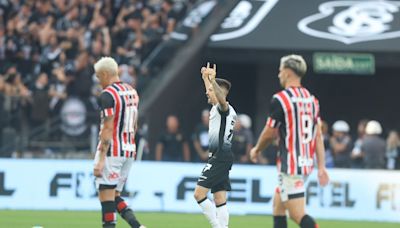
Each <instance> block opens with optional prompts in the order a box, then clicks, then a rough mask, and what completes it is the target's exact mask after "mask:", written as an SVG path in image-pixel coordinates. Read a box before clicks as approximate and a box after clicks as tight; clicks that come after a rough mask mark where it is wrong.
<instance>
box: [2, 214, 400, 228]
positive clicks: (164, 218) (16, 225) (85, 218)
mask: <svg viewBox="0 0 400 228" xmlns="http://www.w3.org/2000/svg"><path fill="white" fill-rule="evenodd" d="M136 217H137V218H138V219H139V220H140V221H141V222H142V223H143V224H144V225H146V226H147V227H148V228H208V227H210V225H208V223H207V221H206V219H205V218H204V216H203V215H202V214H177V213H137V214H136ZM317 221H318V224H319V226H320V227H321V228H375V227H377V228H395V227H397V228H398V227H400V223H397V224H396V223H373V222H356V221H354V222H350V221H328V220H317ZM35 225H36V226H42V227H43V228H53V227H54V228H81V227H82V228H84V227H85V228H90V227H101V222H100V213H99V212H95V211H89V212H87V211H9V210H2V211H0V227H1V228H3V227H4V228H31V227H33V226H35ZM117 227H120V228H128V227H129V226H128V225H127V224H126V223H125V221H124V220H122V219H121V218H120V217H118V224H117ZM229 227H230V228H244V227H246V228H247V227H251V228H253V227H254V228H257V227H260V228H261V227H272V217H271V216H258V215H246V216H231V219H230V226H229ZM289 227H290V228H295V227H297V226H296V225H295V224H294V223H292V222H290V223H289Z"/></svg>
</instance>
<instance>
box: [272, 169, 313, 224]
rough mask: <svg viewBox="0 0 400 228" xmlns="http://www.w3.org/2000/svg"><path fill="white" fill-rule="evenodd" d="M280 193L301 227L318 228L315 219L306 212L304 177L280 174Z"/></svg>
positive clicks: (290, 214)
mask: <svg viewBox="0 0 400 228" xmlns="http://www.w3.org/2000/svg"><path fill="white" fill-rule="evenodd" d="M279 188H280V195H281V200H282V202H283V204H284V206H285V208H286V209H287V210H288V211H289V216H290V218H291V219H292V220H293V221H294V222H295V223H297V224H298V225H300V227H301V228H317V227H318V225H317V224H316V222H315V221H314V219H313V218H312V217H311V216H309V215H307V214H306V212H305V197H304V196H305V188H304V179H303V177H301V176H289V175H286V174H280V186H279Z"/></svg>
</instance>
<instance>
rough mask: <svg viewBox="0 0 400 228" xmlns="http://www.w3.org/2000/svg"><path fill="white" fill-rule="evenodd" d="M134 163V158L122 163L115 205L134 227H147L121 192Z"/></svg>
mask: <svg viewBox="0 0 400 228" xmlns="http://www.w3.org/2000/svg"><path fill="white" fill-rule="evenodd" d="M132 163H133V159H132V158H127V159H126V160H125V161H124V163H123V165H122V168H121V176H120V179H119V182H118V184H117V187H116V192H115V205H116V208H117V211H118V213H119V214H120V215H121V217H122V218H123V219H124V220H125V221H126V222H127V223H128V224H129V225H130V226H131V227H132V228H145V226H143V225H141V224H140V222H139V221H138V220H137V219H136V216H135V214H134V213H133V210H132V209H131V208H129V207H128V204H127V203H126V202H125V200H124V199H123V198H122V197H121V192H122V189H123V187H124V185H125V183H126V180H127V179H128V175H129V172H130V170H131V167H132Z"/></svg>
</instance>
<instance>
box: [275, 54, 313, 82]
mask: <svg viewBox="0 0 400 228" xmlns="http://www.w3.org/2000/svg"><path fill="white" fill-rule="evenodd" d="M281 66H282V67H283V68H289V69H291V70H293V72H294V73H295V74H297V76H299V77H303V76H304V75H305V74H306V72H307V64H306V61H305V60H304V59H303V57H302V56H300V55H286V56H283V57H282V58H281Z"/></svg>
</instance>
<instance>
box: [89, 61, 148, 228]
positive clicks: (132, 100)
mask: <svg viewBox="0 0 400 228" xmlns="http://www.w3.org/2000/svg"><path fill="white" fill-rule="evenodd" d="M94 70H95V73H96V76H97V78H98V79H99V81H100V84H101V86H102V88H103V91H102V93H101V95H100V106H101V119H102V120H101V130H100V142H99V145H98V147H97V151H96V157H95V166H94V175H95V176H96V187H97V189H98V190H99V199H100V202H101V208H102V220H103V227H107V228H112V227H115V225H116V221H117V220H116V219H117V217H116V211H118V213H119V214H120V215H121V217H122V218H123V219H125V220H126V221H127V222H128V223H129V225H130V226H131V227H134V228H144V226H142V225H140V223H139V222H138V221H137V219H136V217H135V215H134V214H133V211H132V210H131V209H130V208H129V207H128V205H127V204H126V202H125V201H124V200H123V199H122V198H121V196H120V192H121V191H122V188H123V186H124V184H125V182H126V180H127V178H128V174H129V170H130V168H131V166H132V162H133V160H134V156H135V153H136V146H135V138H134V137H135V133H136V130H137V116H138V109H137V107H138V103H139V96H138V94H137V92H136V90H135V89H133V88H132V87H131V86H130V85H128V84H125V83H122V82H120V80H119V77H118V65H117V63H116V62H115V60H114V59H112V58H110V57H103V58H101V59H100V60H99V61H98V62H97V63H96V64H95V65H94Z"/></svg>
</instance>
